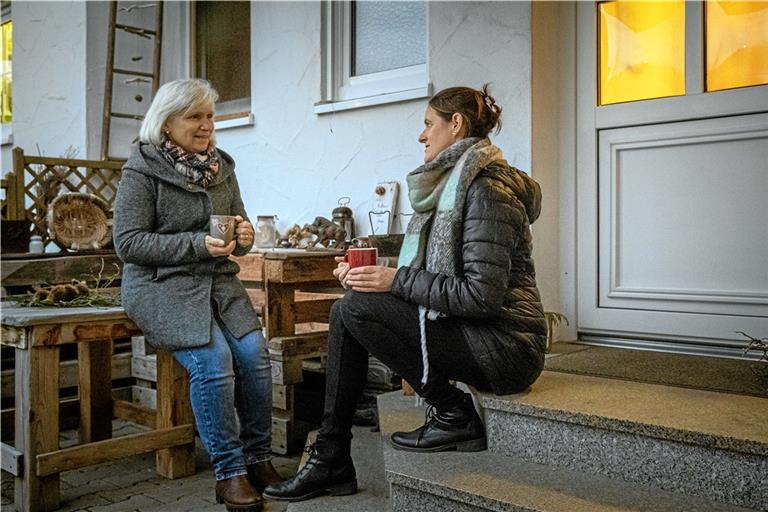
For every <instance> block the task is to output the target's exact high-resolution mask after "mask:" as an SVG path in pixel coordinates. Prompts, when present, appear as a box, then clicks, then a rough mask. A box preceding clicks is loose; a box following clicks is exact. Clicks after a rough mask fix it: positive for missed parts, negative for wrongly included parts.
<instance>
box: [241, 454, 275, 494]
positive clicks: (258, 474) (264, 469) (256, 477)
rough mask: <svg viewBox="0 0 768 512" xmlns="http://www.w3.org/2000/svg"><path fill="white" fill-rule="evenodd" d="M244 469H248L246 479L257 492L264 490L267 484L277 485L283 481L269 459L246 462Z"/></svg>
mask: <svg viewBox="0 0 768 512" xmlns="http://www.w3.org/2000/svg"><path fill="white" fill-rule="evenodd" d="M245 469H246V471H248V480H250V481H251V484H253V486H254V487H255V488H256V490H257V491H259V492H264V489H265V488H266V487H267V486H268V485H277V484H279V483H280V482H282V481H283V479H282V478H280V475H278V474H277V471H276V470H275V467H274V466H273V465H272V461H269V460H265V461H263V462H257V463H256V464H248V465H247V466H245Z"/></svg>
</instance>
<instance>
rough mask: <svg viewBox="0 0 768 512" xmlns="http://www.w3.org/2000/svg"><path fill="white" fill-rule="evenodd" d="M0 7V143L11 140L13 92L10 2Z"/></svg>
mask: <svg viewBox="0 0 768 512" xmlns="http://www.w3.org/2000/svg"><path fill="white" fill-rule="evenodd" d="M0 6H1V9H2V21H1V22H0V54H1V56H2V61H1V62H0V80H2V82H1V87H0V143H2V144H8V143H10V142H12V139H13V137H12V125H11V122H12V120H13V109H12V104H11V103H12V102H11V97H12V92H13V72H12V70H11V60H12V54H13V37H12V32H13V22H12V21H11V2H9V1H8V0H3V1H2V3H1V4H0Z"/></svg>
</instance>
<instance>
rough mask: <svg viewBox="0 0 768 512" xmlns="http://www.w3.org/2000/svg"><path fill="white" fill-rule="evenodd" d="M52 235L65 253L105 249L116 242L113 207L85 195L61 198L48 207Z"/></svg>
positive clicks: (95, 197)
mask: <svg viewBox="0 0 768 512" xmlns="http://www.w3.org/2000/svg"><path fill="white" fill-rule="evenodd" d="M48 234H49V235H50V237H51V239H52V240H53V241H54V242H56V244H57V245H58V246H59V247H61V248H64V249H72V250H74V251H83V250H94V249H101V248H103V247H105V246H106V245H108V244H109V243H110V242H111V241H112V219H111V218H110V212H109V204H108V203H107V202H106V201H104V200H103V199H101V198H100V197H98V196H95V195H93V194H83V193H81V192H70V193H67V194H62V195H60V196H57V197H56V198H55V199H54V200H53V201H51V204H50V205H49V206H48Z"/></svg>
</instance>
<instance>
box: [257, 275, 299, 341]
mask: <svg viewBox="0 0 768 512" xmlns="http://www.w3.org/2000/svg"><path fill="white" fill-rule="evenodd" d="M270 263H273V262H271V261H267V262H266V264H267V265H269V264H270ZM295 288H296V287H295V286H294V285H293V284H282V283H269V285H267V286H266V290H265V297H264V302H265V309H266V314H265V315H264V318H265V320H266V328H267V336H268V338H269V339H272V338H275V337H278V336H293V334H295V332H296V311H295V303H294V292H295Z"/></svg>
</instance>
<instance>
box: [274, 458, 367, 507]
mask: <svg viewBox="0 0 768 512" xmlns="http://www.w3.org/2000/svg"><path fill="white" fill-rule="evenodd" d="M310 453H311V455H310V457H309V460H307V463H306V464H305V465H304V467H302V468H301V469H300V470H299V472H298V473H296V476H294V477H293V478H291V479H290V480H286V481H285V482H282V483H280V484H277V485H270V486H269V487H267V488H266V489H264V494H263V496H264V497H265V498H267V499H270V500H278V501H304V500H308V499H309V498H313V497H315V496H320V495H321V494H330V495H331V496H344V495H347V494H355V493H356V492H357V475H356V474H355V466H354V465H353V464H352V459H351V458H349V457H346V458H344V459H340V460H336V461H326V460H323V459H321V458H320V457H319V455H318V453H317V452H316V451H312V452H310Z"/></svg>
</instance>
